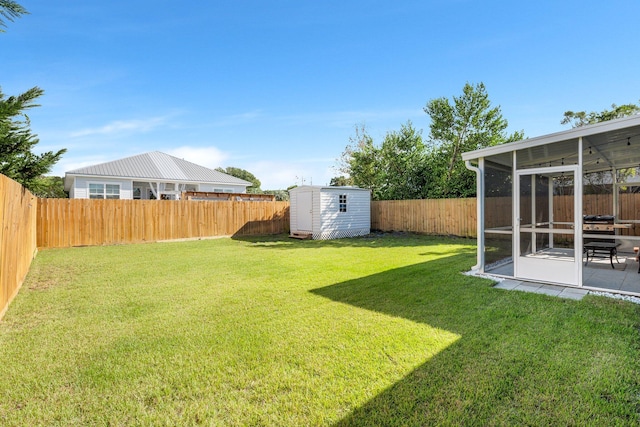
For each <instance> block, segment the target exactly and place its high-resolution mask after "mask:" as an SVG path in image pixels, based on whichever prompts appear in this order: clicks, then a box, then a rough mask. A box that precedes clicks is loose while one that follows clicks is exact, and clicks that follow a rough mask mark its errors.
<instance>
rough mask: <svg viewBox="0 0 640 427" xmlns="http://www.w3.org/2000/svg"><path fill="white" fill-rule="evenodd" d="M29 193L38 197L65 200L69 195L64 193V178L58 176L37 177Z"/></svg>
mask: <svg viewBox="0 0 640 427" xmlns="http://www.w3.org/2000/svg"><path fill="white" fill-rule="evenodd" d="M31 192H32V193H33V194H35V195H36V196H38V197H43V198H58V199H66V198H68V197H69V194H68V193H67V192H66V191H64V178H62V177H60V176H41V177H38V178H37V179H36V180H35V182H34V184H33V186H32V188H31Z"/></svg>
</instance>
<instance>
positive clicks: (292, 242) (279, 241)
mask: <svg viewBox="0 0 640 427" xmlns="http://www.w3.org/2000/svg"><path fill="white" fill-rule="evenodd" d="M231 238H232V239H233V240H237V241H240V242H246V243H252V244H253V245H254V246H255V247H261V248H265V249H279V250H287V249H299V248H308V249H319V248H327V247H330V248H340V247H386V248H390V247H412V246H424V245H425V244H428V243H430V242H432V243H434V244H438V243H442V244H461V245H474V246H475V244H476V241H475V239H466V238H463V237H443V236H427V235H420V234H414V233H403V232H389V233H371V234H368V235H366V236H360V237H351V238H344V239H333V240H304V239H302V240H301V239H294V238H291V237H289V235H287V234H276V235H267V236H241V235H234V236H232V237H231Z"/></svg>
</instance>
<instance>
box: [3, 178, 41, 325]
mask: <svg viewBox="0 0 640 427" xmlns="http://www.w3.org/2000/svg"><path fill="white" fill-rule="evenodd" d="M36 200H37V199H36V197H35V196H34V195H33V194H31V193H30V192H29V191H28V190H26V189H25V188H23V187H22V186H21V185H20V184H18V183H17V182H15V181H13V180H11V179H9V178H7V177H6V176H4V175H0V318H2V316H3V315H4V313H5V311H6V310H7V307H8V306H9V303H10V302H11V300H12V299H13V297H15V295H16V294H17V293H18V290H19V289H20V286H22V282H23V281H24V278H25V277H26V276H27V272H28V271H29V267H30V266H31V260H32V259H33V257H34V255H35V253H36V248H37V247H36V232H35V231H36V210H37V208H38V205H37V203H36Z"/></svg>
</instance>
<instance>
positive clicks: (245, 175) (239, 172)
mask: <svg viewBox="0 0 640 427" xmlns="http://www.w3.org/2000/svg"><path fill="white" fill-rule="evenodd" d="M215 170H217V171H218V172H222V173H226V174H227V175H231V176H235V177H236V178H240V179H244V180H245V181H249V182H250V183H252V184H253V185H251V186H250V187H248V188H247V193H252V194H260V193H262V190H261V189H260V185H261V182H260V180H259V179H258V178H256V177H255V175H254V174H252V173H251V172H249V171H247V170H245V169H241V168H235V167H233V166H227V168H226V169H222V168H220V167H218V168H216V169H215Z"/></svg>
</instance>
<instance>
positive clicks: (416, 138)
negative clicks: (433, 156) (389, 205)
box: [339, 121, 428, 200]
mask: <svg viewBox="0 0 640 427" xmlns="http://www.w3.org/2000/svg"><path fill="white" fill-rule="evenodd" d="M350 142H351V144H350V145H348V146H347V148H346V149H345V151H344V152H343V153H342V157H341V166H340V168H339V170H340V171H341V172H343V173H346V174H348V175H349V178H350V180H351V184H352V185H356V186H358V187H361V188H369V189H370V190H371V194H372V197H373V199H374V200H399V199H420V198H424V197H425V192H426V188H427V187H426V184H427V180H426V178H427V176H428V173H427V170H426V168H427V164H426V163H425V161H424V160H425V157H424V156H425V146H424V144H423V142H422V135H421V131H419V130H416V129H415V128H414V127H413V124H412V123H411V122H410V121H409V122H407V123H406V124H404V125H402V126H401V128H400V130H399V131H390V132H388V133H387V135H386V136H385V138H384V140H383V141H382V144H381V145H380V146H377V145H376V144H374V141H373V138H371V136H369V135H368V134H367V132H366V130H365V128H364V126H360V127H356V134H355V136H354V137H352V138H350ZM346 179H347V178H345V180H346ZM345 182H347V181H345Z"/></svg>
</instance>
